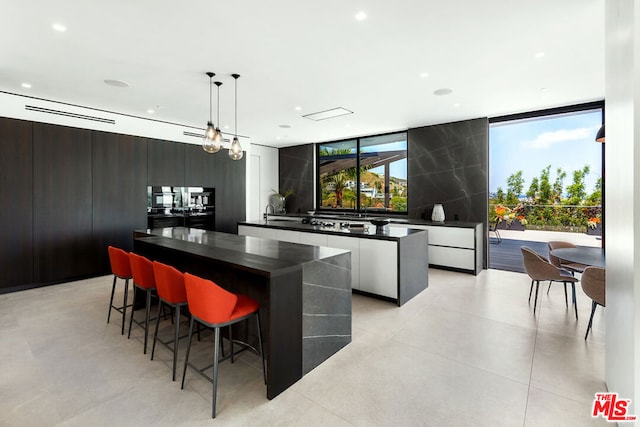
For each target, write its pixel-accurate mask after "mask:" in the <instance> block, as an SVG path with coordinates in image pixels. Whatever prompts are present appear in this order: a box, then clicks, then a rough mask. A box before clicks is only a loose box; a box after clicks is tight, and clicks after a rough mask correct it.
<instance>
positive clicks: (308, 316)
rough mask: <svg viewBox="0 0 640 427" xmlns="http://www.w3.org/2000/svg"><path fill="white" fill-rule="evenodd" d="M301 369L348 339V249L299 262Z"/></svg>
mask: <svg viewBox="0 0 640 427" xmlns="http://www.w3.org/2000/svg"><path fill="white" fill-rule="evenodd" d="M302 282H303V284H302V373H303V375H304V374H306V373H307V372H309V371H311V370H312V369H313V368H315V367H316V366H318V365H319V364H320V363H322V362H323V361H324V360H326V359H327V358H328V357H329V356H331V355H332V354H334V353H335V352H337V351H338V350H340V349H341V348H342V347H344V346H345V345H347V344H349V343H350V342H351V253H344V254H341V255H336V256H334V257H330V258H324V259H322V260H318V261H312V262H308V263H305V264H304V265H303V266H302Z"/></svg>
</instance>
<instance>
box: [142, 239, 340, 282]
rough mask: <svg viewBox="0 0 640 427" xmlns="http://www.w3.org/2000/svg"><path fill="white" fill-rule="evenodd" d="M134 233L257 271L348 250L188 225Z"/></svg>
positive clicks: (154, 242) (271, 270) (280, 268)
mask: <svg viewBox="0 0 640 427" xmlns="http://www.w3.org/2000/svg"><path fill="white" fill-rule="evenodd" d="M135 234H136V238H135V240H136V241H140V242H142V243H148V244H152V245H157V246H161V247H164V248H168V249H174V250H177V251H181V252H186V253H190V254H192V255H196V256H199V257H202V258H209V259H214V260H216V261H218V262H222V263H225V264H227V265H230V266H234V267H236V268H241V269H244V270H247V271H251V272H253V273H257V274H261V275H273V274H276V273H278V272H280V271H283V270H287V269H289V268H292V267H296V266H299V265H302V264H305V263H307V262H310V261H315V260H319V259H323V258H328V257H332V256H335V255H340V254H344V253H347V252H349V251H347V250H343V249H334V248H326V247H318V246H310V245H302V244H298V243H288V242H280V241H277V240H269V239H262V238H259V237H249V236H239V235H237V234H228V233H221V232H217V231H207V230H201V229H197V228H188V227H168V228H154V229H146V230H137V231H136V232H135Z"/></svg>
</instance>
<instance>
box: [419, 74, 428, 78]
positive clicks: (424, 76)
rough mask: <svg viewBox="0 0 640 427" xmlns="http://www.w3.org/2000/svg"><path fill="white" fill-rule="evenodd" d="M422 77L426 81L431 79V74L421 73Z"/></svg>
mask: <svg viewBox="0 0 640 427" xmlns="http://www.w3.org/2000/svg"><path fill="white" fill-rule="evenodd" d="M420 77H421V78H423V79H426V78H427V77H429V73H420Z"/></svg>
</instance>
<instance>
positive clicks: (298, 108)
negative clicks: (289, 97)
mask: <svg viewBox="0 0 640 427" xmlns="http://www.w3.org/2000/svg"><path fill="white" fill-rule="evenodd" d="M294 109H295V110H296V111H300V110H302V107H299V106H296V107H295V108H294Z"/></svg>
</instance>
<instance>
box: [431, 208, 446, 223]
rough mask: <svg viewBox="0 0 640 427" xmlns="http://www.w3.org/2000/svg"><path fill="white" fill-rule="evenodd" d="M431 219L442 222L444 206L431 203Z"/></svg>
mask: <svg viewBox="0 0 640 427" xmlns="http://www.w3.org/2000/svg"><path fill="white" fill-rule="evenodd" d="M431 221H436V222H444V208H443V207H442V205H441V204H440V203H437V204H435V205H433V212H432V213H431Z"/></svg>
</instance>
